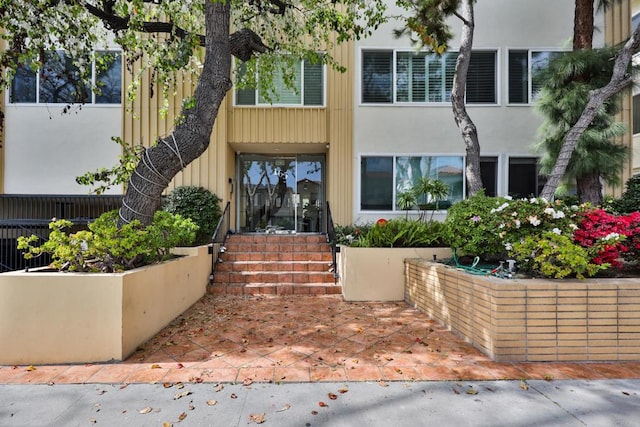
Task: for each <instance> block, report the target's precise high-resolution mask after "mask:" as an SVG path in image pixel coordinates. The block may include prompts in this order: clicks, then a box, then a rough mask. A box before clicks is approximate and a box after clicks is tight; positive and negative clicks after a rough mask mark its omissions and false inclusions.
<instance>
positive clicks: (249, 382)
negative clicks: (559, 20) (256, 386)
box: [242, 378, 253, 386]
mask: <svg viewBox="0 0 640 427" xmlns="http://www.w3.org/2000/svg"><path fill="white" fill-rule="evenodd" d="M251 384H253V380H252V379H251V378H245V379H244V381H242V385H244V386H248V385H251Z"/></svg>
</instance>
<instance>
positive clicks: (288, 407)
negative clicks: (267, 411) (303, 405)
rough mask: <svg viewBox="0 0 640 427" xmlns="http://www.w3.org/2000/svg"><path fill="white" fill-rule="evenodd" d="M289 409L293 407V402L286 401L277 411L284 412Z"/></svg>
mask: <svg viewBox="0 0 640 427" xmlns="http://www.w3.org/2000/svg"><path fill="white" fill-rule="evenodd" d="M289 409H291V404H290V403H285V404H284V406H283V407H282V408H280V409H278V410H277V411H276V412H284V411H288V410H289Z"/></svg>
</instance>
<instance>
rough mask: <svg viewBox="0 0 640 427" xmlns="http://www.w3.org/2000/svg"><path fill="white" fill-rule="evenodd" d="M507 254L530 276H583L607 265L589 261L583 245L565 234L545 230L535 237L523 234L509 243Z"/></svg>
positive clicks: (559, 277)
mask: <svg viewBox="0 0 640 427" xmlns="http://www.w3.org/2000/svg"><path fill="white" fill-rule="evenodd" d="M510 256H512V257H513V258H515V259H516V260H517V261H518V264H519V265H520V267H521V268H523V269H524V270H526V271H527V272H528V273H530V274H533V275H534V276H542V277H547V278H554V279H562V278H564V277H567V276H575V277H577V278H578V279H584V278H585V277H590V276H593V275H595V274H596V273H597V272H598V271H600V270H604V269H606V268H608V265H607V264H595V263H593V262H591V261H590V260H591V258H592V257H593V256H592V254H590V253H589V250H588V249H587V248H583V247H582V246H580V245H578V244H576V243H574V242H573V240H572V239H571V238H570V237H569V236H566V235H562V234H558V233H554V232H552V231H545V232H543V233H542V234H541V235H539V236H533V235H531V236H526V237H525V238H523V239H522V240H520V241H518V242H516V243H514V244H513V248H512V249H511V250H510Z"/></svg>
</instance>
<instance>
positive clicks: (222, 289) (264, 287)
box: [208, 282, 342, 295]
mask: <svg viewBox="0 0 640 427" xmlns="http://www.w3.org/2000/svg"><path fill="white" fill-rule="evenodd" d="M208 292H209V293H211V294H214V295H216V294H225V295H336V294H340V293H342V286H340V285H336V284H334V283H333V282H331V283H279V284H274V283H252V284H240V283H228V284H218V283H214V284H210V285H209V288H208Z"/></svg>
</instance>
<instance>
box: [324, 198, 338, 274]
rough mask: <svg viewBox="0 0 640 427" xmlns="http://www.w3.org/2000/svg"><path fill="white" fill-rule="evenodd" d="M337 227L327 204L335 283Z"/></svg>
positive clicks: (336, 271) (328, 234)
mask: <svg viewBox="0 0 640 427" xmlns="http://www.w3.org/2000/svg"><path fill="white" fill-rule="evenodd" d="M336 242H337V239H336V227H335V225H334V224H333V216H332V215H331V208H330V207H329V202H327V243H329V245H331V269H332V270H333V281H334V283H337V282H338V277H339V275H338V263H337V246H336Z"/></svg>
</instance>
